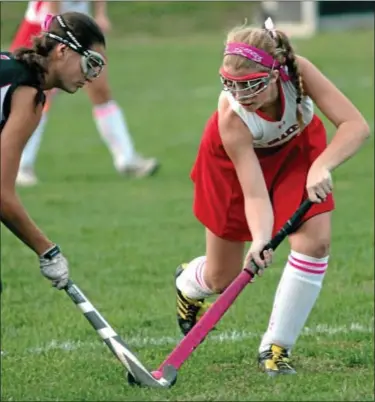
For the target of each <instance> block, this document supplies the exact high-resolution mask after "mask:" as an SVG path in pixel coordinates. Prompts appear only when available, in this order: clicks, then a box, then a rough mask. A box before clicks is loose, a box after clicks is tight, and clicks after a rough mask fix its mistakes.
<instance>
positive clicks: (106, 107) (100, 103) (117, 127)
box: [85, 70, 158, 177]
mask: <svg viewBox="0 0 375 402" xmlns="http://www.w3.org/2000/svg"><path fill="white" fill-rule="evenodd" d="M85 89H86V92H87V94H88V96H89V98H90V100H91V103H92V104H93V117H94V120H95V123H96V127H97V129H98V131H99V133H100V136H101V138H102V140H103V142H104V143H105V144H106V146H107V148H108V149H109V151H110V153H111V155H112V158H113V164H114V166H115V168H116V170H117V171H118V172H119V173H124V174H131V175H135V176H137V177H140V176H148V175H150V174H152V173H153V172H155V170H156V169H157V167H158V162H157V160H156V159H155V158H149V159H145V158H142V157H141V156H139V155H138V154H137V153H136V151H135V148H134V144H133V140H132V138H131V135H130V132H129V129H128V126H127V124H126V120H125V116H124V114H123V112H122V110H121V109H120V107H119V106H118V104H117V103H116V102H115V101H114V100H113V98H112V96H111V92H110V88H109V83H108V75H107V70H104V71H103V73H102V75H101V76H100V77H99V78H97V79H96V80H95V81H93V82H91V83H89V84H87V85H86V86H85Z"/></svg>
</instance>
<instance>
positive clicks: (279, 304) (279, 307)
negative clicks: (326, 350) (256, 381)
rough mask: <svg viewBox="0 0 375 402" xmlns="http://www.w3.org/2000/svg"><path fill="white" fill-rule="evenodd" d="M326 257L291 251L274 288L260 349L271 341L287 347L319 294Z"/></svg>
mask: <svg viewBox="0 0 375 402" xmlns="http://www.w3.org/2000/svg"><path fill="white" fill-rule="evenodd" d="M328 258H329V257H328V256H327V257H324V258H314V257H309V256H307V255H303V254H300V253H297V252H296V251H291V253H290V255H289V258H288V262H287V264H286V266H285V269H284V272H283V275H282V277H281V280H280V282H279V286H278V288H277V291H276V295H275V300H274V305H273V310H272V314H271V318H270V321H269V325H268V329H267V332H266V333H265V334H264V336H263V339H262V342H261V345H260V347H259V351H260V352H262V351H264V350H266V349H268V348H269V346H270V345H271V344H276V345H278V346H282V347H284V348H286V349H288V350H290V349H291V348H292V347H293V346H294V344H295V342H296V341H297V339H298V336H299V335H300V333H301V331H302V329H303V327H304V325H305V323H306V321H307V318H308V316H309V314H310V312H311V310H312V309H313V307H314V304H315V302H316V300H317V298H318V296H319V292H320V289H321V288H322V283H323V278H324V275H325V272H326V270H327V267H328Z"/></svg>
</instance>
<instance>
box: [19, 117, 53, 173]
mask: <svg viewBox="0 0 375 402" xmlns="http://www.w3.org/2000/svg"><path fill="white" fill-rule="evenodd" d="M46 123H47V113H46V112H43V114H42V118H41V119H40V122H39V125H38V127H37V128H36V129H35V131H34V132H33V134H32V136H31V137H30V138H29V140H28V141H27V144H26V146H25V148H24V150H23V152H22V156H21V161H20V169H33V168H34V165H35V160H36V157H37V155H38V151H39V147H40V143H41V141H42V137H43V133H44V129H45V127H46Z"/></svg>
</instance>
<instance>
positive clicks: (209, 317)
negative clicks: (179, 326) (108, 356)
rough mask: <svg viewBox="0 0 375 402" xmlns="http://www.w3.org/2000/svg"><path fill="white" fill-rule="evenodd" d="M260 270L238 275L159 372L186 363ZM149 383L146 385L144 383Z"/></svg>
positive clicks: (283, 233)
mask: <svg viewBox="0 0 375 402" xmlns="http://www.w3.org/2000/svg"><path fill="white" fill-rule="evenodd" d="M312 205H313V203H312V202H311V201H310V200H306V201H304V202H303V203H302V204H301V205H300V206H299V208H298V209H297V211H296V212H295V213H294V214H293V216H292V217H291V218H290V219H289V220H288V221H287V222H286V223H285V225H284V226H283V227H282V228H281V229H280V231H279V232H278V233H276V235H275V236H274V237H273V238H272V240H271V241H270V242H269V243H268V244H267V245H266V246H265V247H264V249H263V251H265V250H269V249H272V250H276V248H277V247H278V246H279V245H280V243H281V242H282V241H283V240H284V239H285V238H286V237H287V236H288V235H289V234H291V233H293V232H294V231H295V230H296V229H297V228H298V226H299V225H300V223H301V218H302V217H303V216H304V215H305V214H306V212H307V211H308V210H309V209H310V208H311V206H312ZM255 274H256V272H255V273H254V272H252V271H250V269H249V268H245V269H244V270H243V271H242V272H241V273H240V274H239V275H238V276H237V278H236V279H235V280H234V281H233V282H232V283H231V284H230V285H229V286H228V287H227V288H226V290H225V291H224V292H223V293H222V294H221V295H220V296H219V297H218V298H217V299H216V301H215V302H214V303H213V304H212V305H211V307H210V308H209V309H208V310H207V311H206V313H205V314H204V315H203V316H202V318H201V319H200V320H199V321H198V322H197V323H196V324H195V325H194V327H193V328H192V329H191V331H189V333H188V334H187V335H186V336H185V337H184V338H183V339H182V340H181V342H180V343H179V344H178V345H177V346H176V348H175V349H174V350H173V351H172V353H171V354H170V355H169V356H168V357H167V359H166V360H165V361H164V362H163V363H162V364H161V365H160V367H159V368H158V371H156V372H155V374H156V373H158V374H156V375H159V376H160V375H162V373H163V370H164V369H165V368H167V367H169V369H170V367H173V368H174V369H175V370H176V372H177V371H178V370H179V368H180V367H181V366H182V364H183V363H184V362H185V361H186V360H187V359H188V358H189V357H190V355H191V354H192V353H193V351H194V350H195V349H196V348H197V347H198V346H199V345H200V344H201V343H202V341H203V340H204V339H205V338H206V336H207V335H208V333H209V332H210V331H211V330H212V329H213V328H214V327H215V325H216V324H217V323H218V322H219V321H220V319H221V318H222V317H223V315H224V314H225V312H226V311H227V310H228V309H229V307H230V306H231V305H232V304H233V303H234V301H235V300H236V299H237V297H238V296H239V294H240V293H241V292H242V290H243V289H244V288H245V286H246V285H247V284H248V283H249V282H251V280H252V279H253V278H254V276H255ZM141 385H145V384H141Z"/></svg>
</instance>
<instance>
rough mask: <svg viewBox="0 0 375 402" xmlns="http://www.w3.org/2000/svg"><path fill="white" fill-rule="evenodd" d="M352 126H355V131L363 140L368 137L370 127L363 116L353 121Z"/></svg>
mask: <svg viewBox="0 0 375 402" xmlns="http://www.w3.org/2000/svg"><path fill="white" fill-rule="evenodd" d="M353 126H355V132H356V133H357V135H358V136H360V137H361V138H362V139H363V141H365V140H367V139H368V138H369V137H370V134H371V128H370V125H369V124H368V123H367V121H366V120H365V119H364V118H361V119H358V120H355V121H353Z"/></svg>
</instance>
